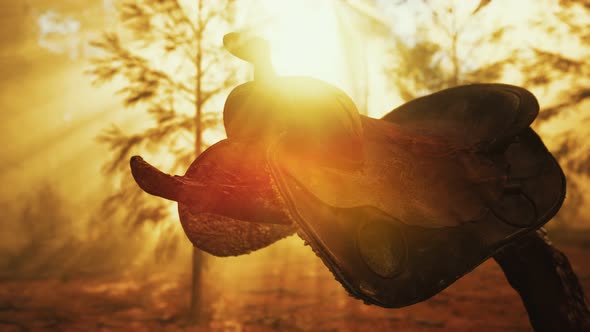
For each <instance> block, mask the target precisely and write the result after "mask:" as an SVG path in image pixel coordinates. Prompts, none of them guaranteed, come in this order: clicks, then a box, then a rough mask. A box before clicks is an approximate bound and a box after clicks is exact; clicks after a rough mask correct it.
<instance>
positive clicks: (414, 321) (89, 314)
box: [0, 239, 590, 332]
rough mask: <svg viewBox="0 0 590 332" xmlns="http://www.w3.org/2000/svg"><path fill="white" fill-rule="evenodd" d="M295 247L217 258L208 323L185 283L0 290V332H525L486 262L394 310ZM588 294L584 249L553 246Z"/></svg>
mask: <svg viewBox="0 0 590 332" xmlns="http://www.w3.org/2000/svg"><path fill="white" fill-rule="evenodd" d="M298 241H300V240H298V239H288V240H287V244H277V245H275V246H272V247H271V248H268V249H265V250H263V251H262V253H256V254H253V255H248V256H244V257H237V258H229V259H216V260H215V261H214V262H213V263H211V264H210V266H209V268H208V270H207V272H206V273H207V274H206V276H207V277H206V280H205V281H204V283H205V288H206V292H205V298H204V299H203V308H204V312H205V313H206V315H207V317H208V323H206V324H201V325H198V326H195V325H191V324H190V323H189V321H188V320H187V318H186V317H187V309H188V300H189V296H188V293H189V290H190V287H189V285H190V284H189V276H188V274H186V273H177V272H176V273H173V272H170V271H164V270H160V271H158V272H152V273H144V274H143V275H139V276H138V275H137V274H134V275H128V276H125V277H117V278H115V277H96V278H84V279H70V280H66V279H64V278H62V279H61V280H60V279H52V280H35V279H34V278H29V279H28V280H22V279H21V280H11V281H6V280H4V281H1V282H0V331H480V332H483V331H531V328H530V325H529V322H528V319H527V315H526V312H525V309H524V307H523V305H522V303H521V302H520V299H519V297H518V295H517V294H516V292H515V291H514V290H513V289H511V288H510V286H509V285H508V283H507V282H506V280H505V278H504V276H503V274H502V271H501V270H500V269H499V268H498V266H497V265H496V264H495V262H494V261H492V260H489V261H487V262H485V263H484V264H483V265H481V266H479V267H478V268H477V269H476V270H475V271H473V272H472V273H470V274H468V275H466V276H465V277H463V278H461V279H460V280H459V281H457V282H456V283H455V284H453V285H451V287H449V288H448V289H446V290H445V291H443V292H442V293H440V294H438V295H436V296H435V297H433V298H431V299H430V300H428V301H425V302H423V303H420V304H416V305H413V306H410V307H406V308H403V309H383V308H379V307H375V306H367V305H364V304H363V303H361V302H360V301H358V300H355V299H353V298H351V297H349V296H348V295H347V294H346V293H345V291H344V290H343V289H342V288H341V287H340V285H339V284H338V283H337V282H336V281H335V280H334V279H333V277H332V275H331V274H330V273H329V272H328V271H327V269H326V268H325V267H324V266H322V265H321V262H319V260H318V259H316V258H315V256H313V254H312V253H311V251H310V250H309V248H307V247H303V246H302V245H301V246H300V243H298ZM557 246H558V247H559V248H560V249H561V250H563V251H564V252H565V253H566V254H567V256H568V257H569V259H570V261H571V263H572V265H573V267H574V270H575V271H576V273H577V274H578V277H579V278H580V280H581V282H582V284H583V286H584V288H585V289H586V290H589V289H590V264H588V262H590V245H588V243H587V242H580V241H558V242H557Z"/></svg>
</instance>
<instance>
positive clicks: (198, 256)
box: [189, 0, 205, 324]
mask: <svg viewBox="0 0 590 332" xmlns="http://www.w3.org/2000/svg"><path fill="white" fill-rule="evenodd" d="M197 11H198V12H197V27H196V31H197V36H196V37H197V54H196V56H195V67H196V75H195V79H196V85H195V128H196V129H195V155H196V156H197V157H198V156H199V155H200V154H201V152H202V151H203V128H202V126H203V122H202V121H201V120H202V113H203V109H202V108H203V99H202V91H201V83H202V81H203V67H202V66H203V49H202V41H203V38H202V33H203V15H202V12H203V0H199V1H198V3H197ZM204 259H205V255H204V253H203V252H202V251H201V250H200V249H198V248H196V247H193V260H192V264H193V268H192V279H191V284H192V287H191V308H190V311H189V315H190V317H189V318H190V321H191V322H192V323H195V324H199V323H202V321H203V319H202V318H203V317H202V308H201V306H202V298H203V296H202V294H201V293H202V292H201V290H202V287H201V283H202V282H201V276H202V273H203V260H204Z"/></svg>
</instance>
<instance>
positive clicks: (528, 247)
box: [494, 230, 590, 332]
mask: <svg viewBox="0 0 590 332" xmlns="http://www.w3.org/2000/svg"><path fill="white" fill-rule="evenodd" d="M494 258H495V260H496V262H498V264H499V265H500V267H501V268H502V270H503V271H504V274H505V275H506V278H507V279H508V282H509V283H510V285H511V286H512V287H513V288H514V289H515V290H516V291H517V292H518V293H519V295H520V297H521V298H522V301H523V303H524V306H525V308H526V310H527V312H528V315H529V319H530V321H531V325H532V326H533V329H534V330H535V332H545V331H559V332H570V331H571V332H573V331H590V312H589V311H588V305H587V301H586V298H585V297H584V292H583V290H582V287H581V285H580V282H579V281H578V278H577V277H576V275H575V274H574V272H573V270H572V267H571V265H570V263H569V261H568V259H567V257H566V256H565V255H564V254H563V253H562V252H561V251H559V250H557V249H556V248H555V247H554V246H553V245H552V244H551V242H550V241H549V240H548V238H547V236H546V233H545V232H544V231H543V230H540V231H537V232H535V233H531V234H530V235H528V236H526V237H525V238H523V239H522V240H521V241H518V242H516V243H514V244H511V245H509V246H508V247H506V248H504V249H503V250H502V251H501V252H500V253H498V254H496V256H495V257H494Z"/></svg>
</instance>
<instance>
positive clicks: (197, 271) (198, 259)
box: [189, 248, 205, 324]
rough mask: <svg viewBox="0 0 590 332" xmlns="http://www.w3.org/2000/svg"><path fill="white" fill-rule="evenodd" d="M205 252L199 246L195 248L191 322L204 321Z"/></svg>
mask: <svg viewBox="0 0 590 332" xmlns="http://www.w3.org/2000/svg"><path fill="white" fill-rule="evenodd" d="M204 258H205V257H204V255H203V252H202V251H201V250H199V249H198V248H193V261H192V264H193V268H192V274H191V308H190V312H189V315H190V317H189V318H190V321H191V323H194V324H198V323H200V322H201V321H202V319H201V318H202V317H201V312H202V310H201V299H202V294H201V289H202V287H201V283H202V282H201V275H202V272H203V269H202V267H203V259H204Z"/></svg>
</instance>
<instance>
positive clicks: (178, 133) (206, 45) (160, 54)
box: [90, 0, 238, 322]
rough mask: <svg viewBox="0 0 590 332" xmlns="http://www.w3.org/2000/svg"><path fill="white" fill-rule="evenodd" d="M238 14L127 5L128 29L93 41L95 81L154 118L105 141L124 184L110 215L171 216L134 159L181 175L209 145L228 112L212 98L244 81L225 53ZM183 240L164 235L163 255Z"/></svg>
mask: <svg viewBox="0 0 590 332" xmlns="http://www.w3.org/2000/svg"><path fill="white" fill-rule="evenodd" d="M234 11H235V3H234V1H233V0H224V1H208V2H206V3H205V1H203V0H198V1H192V2H186V3H185V2H181V1H179V0H165V1H164V0H123V1H122V2H121V3H120V4H119V6H118V7H117V12H118V14H119V21H120V23H121V28H120V29H119V30H118V31H116V32H114V33H105V34H104V36H103V37H102V38H101V39H99V40H96V41H94V42H93V43H92V45H93V46H94V47H96V48H98V49H100V50H101V51H102V52H103V54H104V55H103V56H101V57H99V58H96V59H94V60H93V62H92V69H91V70H90V74H92V75H93V76H94V77H95V78H96V80H95V82H96V83H97V84H103V83H106V82H109V81H112V80H114V79H117V80H119V82H122V84H123V85H124V87H123V88H122V89H121V90H120V91H119V93H120V95H122V97H123V104H124V106H125V108H129V109H131V110H133V111H134V112H141V113H143V115H144V116H145V115H146V114H147V119H148V120H149V122H148V123H149V125H148V126H147V127H144V128H141V129H139V130H136V131H135V132H133V133H129V132H128V131H127V130H124V129H122V128H120V127H118V126H113V127H111V128H110V129H108V130H107V131H105V132H104V133H103V134H102V135H101V136H100V137H98V140H99V141H100V142H102V143H104V144H106V145H107V146H108V147H109V149H110V150H111V151H112V158H111V160H109V161H108V162H106V163H105V165H104V171H105V173H106V174H107V175H109V176H110V177H111V178H113V179H116V180H119V181H120V188H118V190H117V192H116V193H115V194H114V195H112V196H110V197H109V198H108V199H107V200H106V202H105V204H104V208H103V213H104V214H105V216H108V217H115V216H118V217H123V218H127V220H128V221H129V222H130V223H132V224H134V225H143V224H145V223H149V222H153V223H158V224H162V221H164V220H166V219H168V217H169V213H168V211H169V205H168V203H166V202H163V201H162V200H160V199H152V198H150V197H148V196H147V195H145V194H144V193H143V192H142V191H141V190H140V189H139V188H138V187H137V186H136V185H135V183H134V181H133V179H132V178H131V175H130V172H129V171H128V160H129V157H130V156H131V155H132V154H139V153H141V154H146V153H150V152H151V153H152V155H154V156H159V157H161V159H164V160H165V159H166V157H171V158H169V159H173V160H175V162H174V163H171V164H170V165H168V167H169V168H170V172H172V173H174V172H179V171H183V170H185V169H186V168H187V167H188V165H189V164H190V163H191V162H192V160H194V158H195V157H196V156H197V155H199V154H200V153H201V152H202V151H203V150H204V149H205V148H206V147H207V146H206V143H205V141H204V139H203V133H204V132H205V130H207V129H208V128H212V127H215V126H217V124H218V123H219V122H220V114H221V112H220V110H219V109H215V108H212V106H210V105H213V103H212V102H211V101H212V100H214V98H215V97H216V96H217V95H219V94H220V93H221V92H224V91H227V89H228V88H230V87H232V86H234V85H235V84H236V82H237V80H236V78H237V75H238V73H237V71H236V69H235V68H232V67H228V65H226V64H228V63H235V61H226V59H229V56H228V53H227V52H225V51H224V50H223V49H222V36H223V35H224V34H225V33H227V32H228V31H230V28H229V27H230V26H231V24H232V21H233V16H234ZM137 117H138V118H141V116H140V115H138V116H137ZM121 207H126V208H127V209H122V208H121ZM169 224H170V225H172V224H173V223H169ZM176 234H177V233H176ZM179 241H181V240H179V239H178V238H174V237H168V238H162V239H161V242H160V248H161V249H163V250H161V251H160V252H164V253H166V252H171V251H173V250H174V246H175V244H176V243H178V242H179ZM164 249H168V250H164ZM203 255H204V254H203V253H202V252H201V251H199V250H198V249H196V248H194V252H193V260H192V264H193V269H192V291H191V309H190V317H191V320H193V321H195V322H198V321H203V317H202V312H201V311H202V310H201V309H202V308H201V306H202V305H201V299H202V296H201V276H202V269H203V260H204V256H203Z"/></svg>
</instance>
